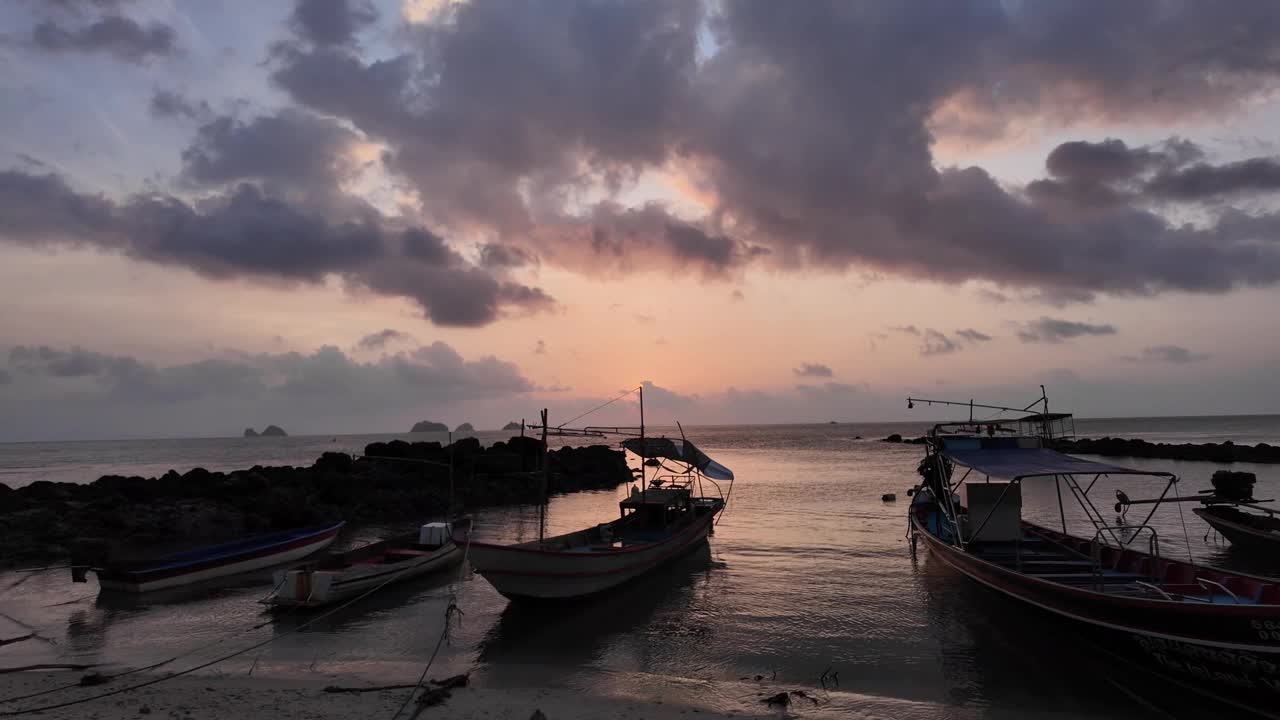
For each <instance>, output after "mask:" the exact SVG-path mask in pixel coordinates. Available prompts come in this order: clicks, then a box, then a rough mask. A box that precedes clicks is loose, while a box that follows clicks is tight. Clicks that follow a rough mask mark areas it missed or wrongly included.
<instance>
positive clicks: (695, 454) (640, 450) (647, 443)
mask: <svg viewBox="0 0 1280 720" xmlns="http://www.w3.org/2000/svg"><path fill="white" fill-rule="evenodd" d="M622 447H624V448H626V449H628V450H630V451H631V452H633V453H635V454H637V455H640V456H642V457H646V458H667V459H668V460H675V461H676V462H682V463H684V464H686V465H692V466H693V467H695V468H697V469H698V472H701V473H702V474H703V475H706V476H707V477H709V478H711V479H712V480H732V479H733V471H732V470H730V469H729V468H727V467H725V466H723V465H721V464H720V463H718V462H716V461H715V460H712V459H711V458H709V457H707V454H706V453H704V452H702V451H701V450H699V449H698V448H696V447H694V445H693V443H691V442H689V441H688V440H673V439H671V438H644V439H643V440H642V439H640V438H629V439H627V440H623V441H622Z"/></svg>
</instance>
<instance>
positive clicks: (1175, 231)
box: [272, 0, 1280, 297]
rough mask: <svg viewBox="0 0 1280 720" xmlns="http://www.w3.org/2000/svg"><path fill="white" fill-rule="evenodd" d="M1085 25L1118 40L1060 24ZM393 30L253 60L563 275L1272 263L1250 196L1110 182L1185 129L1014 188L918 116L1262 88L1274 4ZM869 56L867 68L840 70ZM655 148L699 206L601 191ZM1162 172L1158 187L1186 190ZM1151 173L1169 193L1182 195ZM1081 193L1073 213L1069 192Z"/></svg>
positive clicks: (1268, 234) (1161, 101)
mask: <svg viewBox="0 0 1280 720" xmlns="http://www.w3.org/2000/svg"><path fill="white" fill-rule="evenodd" d="M1096 27H1107V28H1110V29H1111V30H1112V32H1114V33H1115V36H1119V37H1125V38H1131V39H1133V41H1132V42H1124V43H1116V42H1110V41H1107V40H1105V39H1100V38H1096V37H1095V35H1096V33H1092V32H1089V31H1086V30H1082V28H1096ZM700 33H703V34H705V35H706V36H707V38H704V39H700V37H699V35H700ZM406 37H407V38H408V39H409V42H408V43H407V44H406V45H405V46H404V49H403V52H402V54H400V55H396V56H390V57H382V58H381V59H377V60H370V59H366V58H364V57H362V56H361V55H360V54H359V53H358V52H357V51H356V50H355V49H353V48H351V47H347V46H341V47H339V46H316V44H315V43H313V42H312V41H311V40H309V39H308V37H307V36H306V34H305V33H304V34H302V35H300V36H298V37H297V38H295V40H294V41H292V42H288V43H285V44H284V45H282V46H281V47H280V48H279V49H278V51H277V52H276V53H275V54H274V56H273V59H272V67H273V71H272V80H273V82H274V83H275V84H276V85H277V86H278V87H279V88H280V89H282V90H283V91H284V92H285V93H287V94H288V95H289V96H290V97H291V98H292V99H293V100H294V101H295V102H296V103H299V104H301V105H304V106H307V107H310V108H313V109H315V110H316V111H318V112H321V113H324V114H330V115H333V116H336V117H340V118H343V119H345V120H346V121H349V122H351V123H352V124H353V125H354V126H355V127H357V128H359V129H360V130H361V131H362V132H364V133H366V134H368V135H369V136H371V137H375V138H377V139H379V141H381V142H384V143H386V145H387V146H388V148H389V149H388V152H387V154H386V166H387V168H388V169H389V170H390V171H391V172H393V173H395V174H396V175H397V176H399V177H400V178H402V179H403V180H404V181H405V182H407V183H409V184H410V185H411V186H412V187H414V189H416V190H417V192H418V196H419V197H420V198H422V203H423V209H424V212H426V213H427V214H428V215H429V216H430V217H432V218H436V219H438V220H439V222H440V223H441V226H442V227H444V228H454V227H459V228H461V227H466V228H479V229H483V230H486V231H488V232H490V233H492V234H494V235H495V236H496V237H498V238H500V239H501V240H502V242H503V243H505V244H512V245H521V246H524V247H526V248H527V249H529V250H530V251H532V252H535V253H536V254H537V255H538V256H540V257H541V258H543V259H544V260H545V261H546V262H548V263H551V264H554V265H557V266H560V267H566V268H569V269H573V270H576V271H579V272H589V273H597V272H599V271H600V270H601V269H602V268H603V269H607V270H611V271H614V272H622V273H626V272H643V271H649V270H662V271H669V270H672V269H678V270H682V271H687V272H692V273H695V274H698V275H700V276H702V277H703V278H705V279H708V280H718V279H725V278H732V277H734V276H735V273H737V272H738V271H739V270H740V269H741V268H743V267H747V266H749V265H751V264H768V265H770V266H772V267H776V268H782V269H794V268H821V269H825V270H829V271H836V272H839V271H844V270H847V269H848V268H850V267H859V268H871V269H875V270H876V271H879V272H892V273H896V274H899V275H904V276H909V277H915V278H927V279H931V280H938V281H943V282H951V283H960V282H965V281H970V280H981V281H988V282H993V283H996V284H998V285H1000V286H1001V287H1006V288H1011V289H1017V290H1024V291H1044V292H1046V293H1050V294H1046V295H1045V297H1084V296H1089V297H1091V296H1092V295H1093V294H1095V293H1109V294H1114V295H1134V294H1152V293H1158V292H1163V291H1167V290H1185V291H1194V292H1223V291H1226V290H1229V289H1232V288H1235V287H1240V286H1247V285H1274V284H1275V283H1277V282H1278V281H1280V250H1278V249H1277V247H1276V246H1275V245H1274V244H1273V243H1268V242H1267V239H1268V238H1274V237H1276V235H1277V233H1280V217H1277V216H1274V215H1271V214H1267V213H1259V214H1257V215H1256V216H1253V217H1252V218H1251V222H1250V224H1249V228H1248V230H1247V231H1245V230H1244V224H1242V223H1237V222H1219V221H1218V220H1217V219H1216V218H1212V217H1211V218H1209V219H1208V220H1207V221H1206V222H1205V223H1203V224H1202V225H1199V226H1188V225H1185V224H1184V223H1182V222H1180V221H1175V220H1173V219H1171V218H1176V217H1177V215H1176V213H1172V214H1170V215H1169V216H1166V215H1164V214H1161V213H1162V212H1163V211H1164V210H1163V208H1154V207H1152V206H1150V204H1149V203H1150V197H1154V196H1149V195H1147V194H1142V193H1138V194H1136V195H1135V194H1134V193H1133V192H1132V191H1131V189H1129V188H1116V187H1113V185H1114V184H1115V183H1117V182H1122V181H1123V183H1125V184H1128V183H1133V182H1135V180H1136V179H1144V180H1147V179H1151V177H1154V176H1158V173H1160V172H1161V171H1162V170H1163V169H1165V163H1166V162H1167V161H1168V160H1169V158H1171V157H1172V158H1174V160H1175V167H1176V168H1183V167H1184V166H1185V165H1186V163H1188V162H1191V161H1192V160H1193V159H1194V158H1193V155H1194V153H1193V152H1192V151H1193V150H1194V149H1195V148H1193V146H1189V145H1187V144H1181V145H1179V144H1177V143H1170V144H1167V145H1161V146H1159V147H1146V148H1129V147H1127V146H1123V147H1121V145H1123V143H1120V145H1117V144H1116V143H1118V142H1119V141H1114V142H1113V141H1106V142H1104V143H1096V144H1092V145H1091V144H1088V143H1084V144H1065V145H1064V146H1063V147H1061V148H1059V149H1057V150H1055V152H1054V153H1051V155H1050V158H1049V161H1048V165H1049V172H1050V176H1051V177H1049V178H1046V179H1044V180H1043V181H1037V183H1033V184H1032V185H1031V186H1029V187H1027V188H1019V187H1016V186H1003V185H1001V183H1000V182H998V181H997V180H996V179H995V178H993V177H992V176H991V175H990V174H989V173H988V172H987V171H985V170H983V169H982V168H978V167H948V166H945V165H944V164H942V163H939V162H937V159H936V158H935V157H934V147H933V146H934V143H935V140H936V134H935V127H934V125H933V121H934V111H935V110H936V109H938V108H940V107H942V106H944V105H947V104H949V103H955V102H957V101H958V100H959V99H965V102H966V103H968V107H969V109H970V110H971V111H972V113H973V114H974V118H975V121H974V123H971V125H972V126H973V127H979V126H984V125H985V126H986V127H985V128H982V129H983V131H984V132H986V133H988V134H989V135H992V136H999V135H1000V134H1001V133H1003V132H1005V130H1004V129H1003V128H1005V123H1008V122H1012V121H1022V120H1027V121H1038V120H1040V119H1044V118H1052V119H1055V120H1057V121H1060V122H1064V123H1071V122H1077V121H1101V120H1106V121H1111V122H1117V123H1118V122H1120V121H1128V120H1137V121H1152V122H1155V121H1164V120H1168V119H1170V118H1173V117H1179V116H1189V115H1196V114H1205V115H1216V114H1220V113H1221V112H1224V111H1228V110H1231V109H1234V108H1237V107H1240V106H1243V105H1244V104H1245V103H1247V102H1249V101H1251V100H1252V99H1253V98H1256V97H1261V96H1264V95H1265V94H1266V93H1268V92H1271V91H1272V90H1273V89H1274V88H1275V87H1276V85H1277V82H1276V79H1277V78H1276V75H1277V72H1276V67H1275V63H1274V57H1275V55H1276V52H1277V48H1278V46H1280V40H1278V39H1277V38H1280V17H1277V15H1276V14H1275V13H1274V12H1272V11H1271V9H1270V8H1269V5H1268V3H1267V2H1265V1H1262V0H1244V1H1242V2H1239V3H1232V4H1231V5H1230V7H1229V8H1227V9H1225V10H1223V9H1220V8H1213V9H1210V8H1207V7H1205V6H1202V5H1197V4H1194V3H1186V4H1173V5H1170V4H1168V3H1162V2H1157V0H1150V1H1138V2H1133V3H1114V4H1067V5H1061V4H1053V3H1049V4H1045V3H989V2H980V1H978V0H973V2H946V3H936V4H930V5H928V6H920V5H915V4H900V3H888V4H878V5H877V4H870V5H861V4H859V5H849V4H845V3H835V2H833V3H821V2H815V3H808V4H806V6H805V7H804V8H803V10H801V11H799V12H796V11H795V10H794V8H786V9H783V8H781V7H777V6H776V5H774V4H772V3H769V2H749V1H744V2H735V3H722V4H700V3H688V2H678V1H674V0H673V1H672V2H644V3H626V2H619V3H605V4H599V3H591V2H570V1H554V2H553V1H547V2H528V3H519V4H516V5H509V4H504V3H491V2H487V1H486V0H475V1H474V2H468V3H461V4H458V5H456V6H453V7H451V9H450V11H449V12H448V14H447V19H446V20H444V21H440V22H435V23H427V24H421V25H414V26H413V27H412V29H411V31H410V32H409V33H408V34H407V36H406ZM707 40H709V42H708V41H707ZM700 48H701V49H702V51H704V52H706V53H708V54H704V55H700ZM872 66H874V67H879V68H882V69H883V72H877V73H870V74H866V73H864V74H862V75H850V74H849V73H848V72H847V68H849V67H872ZM779 88H785V91H784V92H781V93H780V91H779ZM1178 153H1183V154H1182V155H1178ZM1188 153H1190V154H1188ZM1255 166H1256V167H1255ZM1259 167H1261V166H1259V165H1258V164H1257V163H1255V164H1254V165H1252V166H1249V169H1248V170H1247V171H1244V170H1239V169H1234V168H1219V169H1220V170H1222V171H1223V173H1225V174H1231V173H1234V175H1232V178H1233V179H1231V180H1229V181H1217V184H1216V185H1215V183H1214V182H1209V183H1207V185H1208V186H1210V187H1218V188H1222V187H1230V188H1237V187H1241V186H1246V187H1250V188H1266V187H1269V185H1267V181H1265V180H1258V175H1259V172H1258V171H1259ZM673 168H674V169H675V170H676V171H678V172H679V173H680V174H682V175H683V176H684V180H685V181H686V182H687V184H688V185H690V186H694V187H697V188H698V189H699V192H700V194H701V195H702V196H704V197H705V198H706V203H705V204H706V206H707V211H706V213H705V214H703V215H701V216H693V215H692V214H688V213H684V214H681V215H676V214H675V213H674V212H673V211H672V210H671V209H670V208H668V207H666V206H663V205H661V204H657V203H649V204H641V205H640V206H638V207H632V208H626V207H622V206H621V205H619V204H618V201H617V198H618V197H619V193H620V192H621V191H623V190H626V189H629V188H631V187H634V186H635V185H636V184H637V183H639V182H640V178H641V177H643V176H645V174H646V172H649V171H655V170H656V171H660V172H668V171H671V170H672V169H673ZM1263 169H1265V168H1263ZM1135 173H1136V174H1137V175H1135ZM1240 175H1245V176H1247V177H1248V181H1243V180H1242V179H1241V178H1240V177H1239V176H1240ZM1193 179H1194V178H1193ZM1170 182H1171V181H1170ZM1180 183H1182V184H1177V183H1174V184H1171V185H1170V187H1182V186H1183V184H1189V185H1194V186H1196V187H1200V186H1202V185H1204V184H1205V183H1202V182H1200V181H1198V180H1197V181H1196V182H1192V179H1186V180H1180ZM1161 187H1163V186H1162V185H1160V184H1156V185H1155V186H1154V187H1153V188H1152V189H1151V192H1152V193H1154V192H1156V191H1157V190H1159V189H1160V188H1161ZM1164 192H1165V194H1164V195H1162V197H1163V198H1164V199H1163V200H1162V201H1161V202H1162V203H1165V204H1168V203H1170V202H1182V201H1183V200H1182V199H1181V198H1184V197H1185V194H1183V195H1177V194H1176V193H1174V194H1171V193H1172V191H1171V190H1167V191H1164ZM1217 192H1218V195H1221V191H1220V190H1219V191H1217ZM1232 192H1233V193H1234V192H1235V190H1232ZM1089 193H1092V194H1089ZM601 195H603V196H604V197H605V199H603V200H600V201H594V199H593V200H591V201H586V200H584V198H587V197H591V198H595V197H599V196H601ZM1082 204H1083V205H1087V206H1088V207H1089V208H1091V212H1087V213H1082V212H1078V211H1069V210H1070V209H1071V208H1075V207H1079V206H1081V205H1082ZM1157 210H1160V211H1159V212H1158V211H1157Z"/></svg>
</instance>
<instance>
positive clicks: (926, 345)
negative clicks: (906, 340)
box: [920, 328, 960, 357]
mask: <svg viewBox="0 0 1280 720" xmlns="http://www.w3.org/2000/svg"><path fill="white" fill-rule="evenodd" d="M959 349H960V345H959V344H958V343H956V342H955V341H954V340H952V339H951V338H949V337H947V336H946V335H945V334H943V333H941V332H938V331H937V330H934V329H933V328H928V329H926V330H925V331H924V340H923V341H922V342H921V344H920V354H921V355H924V356H926V357H928V356H930V355H946V354H949V353H953V352H956V351H957V350H959Z"/></svg>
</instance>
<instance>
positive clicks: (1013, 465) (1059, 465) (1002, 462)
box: [942, 448, 1168, 480]
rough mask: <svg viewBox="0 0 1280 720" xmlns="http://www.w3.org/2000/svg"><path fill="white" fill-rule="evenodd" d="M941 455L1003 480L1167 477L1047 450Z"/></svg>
mask: <svg viewBox="0 0 1280 720" xmlns="http://www.w3.org/2000/svg"><path fill="white" fill-rule="evenodd" d="M942 455H943V457H946V458H949V459H950V460H951V461H952V462H954V463H955V464H957V465H964V466H965V467H970V468H973V469H974V470H977V471H978V472H980V473H982V474H984V475H990V476H992V477H999V478H1005V479H1007V480H1012V479H1014V478H1020V477H1026V476H1028V475H1097V474H1104V475H1168V473H1155V472H1148V471H1144V470H1134V469H1132V468H1126V467H1120V466H1119V465H1110V464H1107V463H1100V462H1094V461H1092V460H1081V459H1080V458H1076V457H1071V456H1070V455H1063V454H1062V453H1060V452H1058V451H1056V450H1049V449H1047V448H1007V449H1006V448H1000V449H975V450H943V451H942Z"/></svg>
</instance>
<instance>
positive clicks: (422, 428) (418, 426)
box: [409, 420, 449, 432]
mask: <svg viewBox="0 0 1280 720" xmlns="http://www.w3.org/2000/svg"><path fill="white" fill-rule="evenodd" d="M409 432H449V426H448V425H445V424H444V423H438V422H431V421H430V420H423V421H421V422H416V423H414V424H413V429H412V430H410V431H409Z"/></svg>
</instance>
